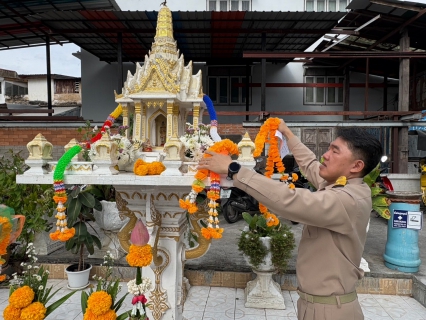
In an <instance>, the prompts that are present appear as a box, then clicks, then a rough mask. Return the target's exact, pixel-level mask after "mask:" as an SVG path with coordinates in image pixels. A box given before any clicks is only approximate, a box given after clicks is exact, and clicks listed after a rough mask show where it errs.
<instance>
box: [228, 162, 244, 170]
mask: <svg viewBox="0 0 426 320" xmlns="http://www.w3.org/2000/svg"><path fill="white" fill-rule="evenodd" d="M240 168H241V165H240V164H239V163H238V162H231V164H230V165H229V171H231V172H238V171H239V170H240Z"/></svg>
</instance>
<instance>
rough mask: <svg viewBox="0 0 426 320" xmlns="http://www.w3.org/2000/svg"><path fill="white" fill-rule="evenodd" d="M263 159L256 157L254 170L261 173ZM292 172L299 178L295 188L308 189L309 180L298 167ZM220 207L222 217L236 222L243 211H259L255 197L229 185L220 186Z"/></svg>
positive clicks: (230, 221) (263, 165)
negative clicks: (226, 187)
mask: <svg viewBox="0 0 426 320" xmlns="http://www.w3.org/2000/svg"><path fill="white" fill-rule="evenodd" d="M265 161H266V158H265V157H259V158H257V159H256V166H255V167H254V170H255V171H256V172H258V173H260V174H263V173H264V169H265V165H266V163H265ZM292 173H297V174H298V176H299V179H298V180H297V181H296V182H294V184H295V186H296V188H306V189H309V187H310V185H309V182H308V180H306V179H305V178H304V177H303V176H302V175H301V174H300V171H299V168H298V167H295V168H294V169H293V171H292V172H290V175H291V174H292ZM220 207H221V209H222V214H223V217H224V218H225V220H226V221H227V222H228V223H235V222H237V221H238V220H239V219H240V217H242V214H243V212H248V213H250V214H251V215H255V214H257V213H260V211H259V201H257V200H256V199H255V198H253V197H252V196H251V195H249V194H247V193H246V192H244V191H242V190H240V189H238V188H235V187H231V188H228V189H225V188H222V189H221V190H220ZM291 222H292V223H293V224H297V223H298V222H294V221H291Z"/></svg>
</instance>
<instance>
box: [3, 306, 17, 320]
mask: <svg viewBox="0 0 426 320" xmlns="http://www.w3.org/2000/svg"><path fill="white" fill-rule="evenodd" d="M3 318H4V320H17V319H21V309H18V308H14V307H12V306H11V305H8V306H7V307H6V308H5V309H4V310H3Z"/></svg>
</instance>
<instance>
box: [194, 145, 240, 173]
mask: <svg viewBox="0 0 426 320" xmlns="http://www.w3.org/2000/svg"><path fill="white" fill-rule="evenodd" d="M204 153H205V154H208V155H211V157H210V156H207V157H204V158H202V159H201V160H200V162H199V163H198V167H197V169H207V170H210V171H213V172H215V173H217V174H221V173H228V167H229V164H230V163H231V162H232V158H231V157H230V156H228V155H225V154H221V153H216V152H213V151H206V152H204Z"/></svg>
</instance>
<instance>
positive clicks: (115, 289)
mask: <svg viewBox="0 0 426 320" xmlns="http://www.w3.org/2000/svg"><path fill="white" fill-rule="evenodd" d="M101 267H102V268H101V273H102V275H99V276H97V275H94V276H93V279H94V280H96V282H97V284H96V287H91V288H90V290H89V292H86V291H82V292H81V310H82V312H83V314H85V313H86V311H87V309H88V300H89V297H90V296H91V295H92V294H93V293H95V292H100V291H103V292H106V293H107V294H109V295H110V296H111V299H112V304H111V308H110V309H111V310H114V313H117V312H118V310H119V309H120V308H121V306H122V305H123V302H124V300H125V299H126V297H127V295H128V294H129V293H126V294H125V295H123V296H122V297H121V298H120V299H117V296H118V293H119V292H120V291H121V286H120V280H121V279H120V278H118V277H115V276H113V267H114V257H113V256H112V255H111V253H110V252H109V251H107V253H106V255H105V256H104V261H103V263H102V264H101ZM130 312H131V310H128V311H126V312H124V313H123V314H121V315H119V316H117V318H116V319H117V320H124V319H128V318H129V315H130Z"/></svg>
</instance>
